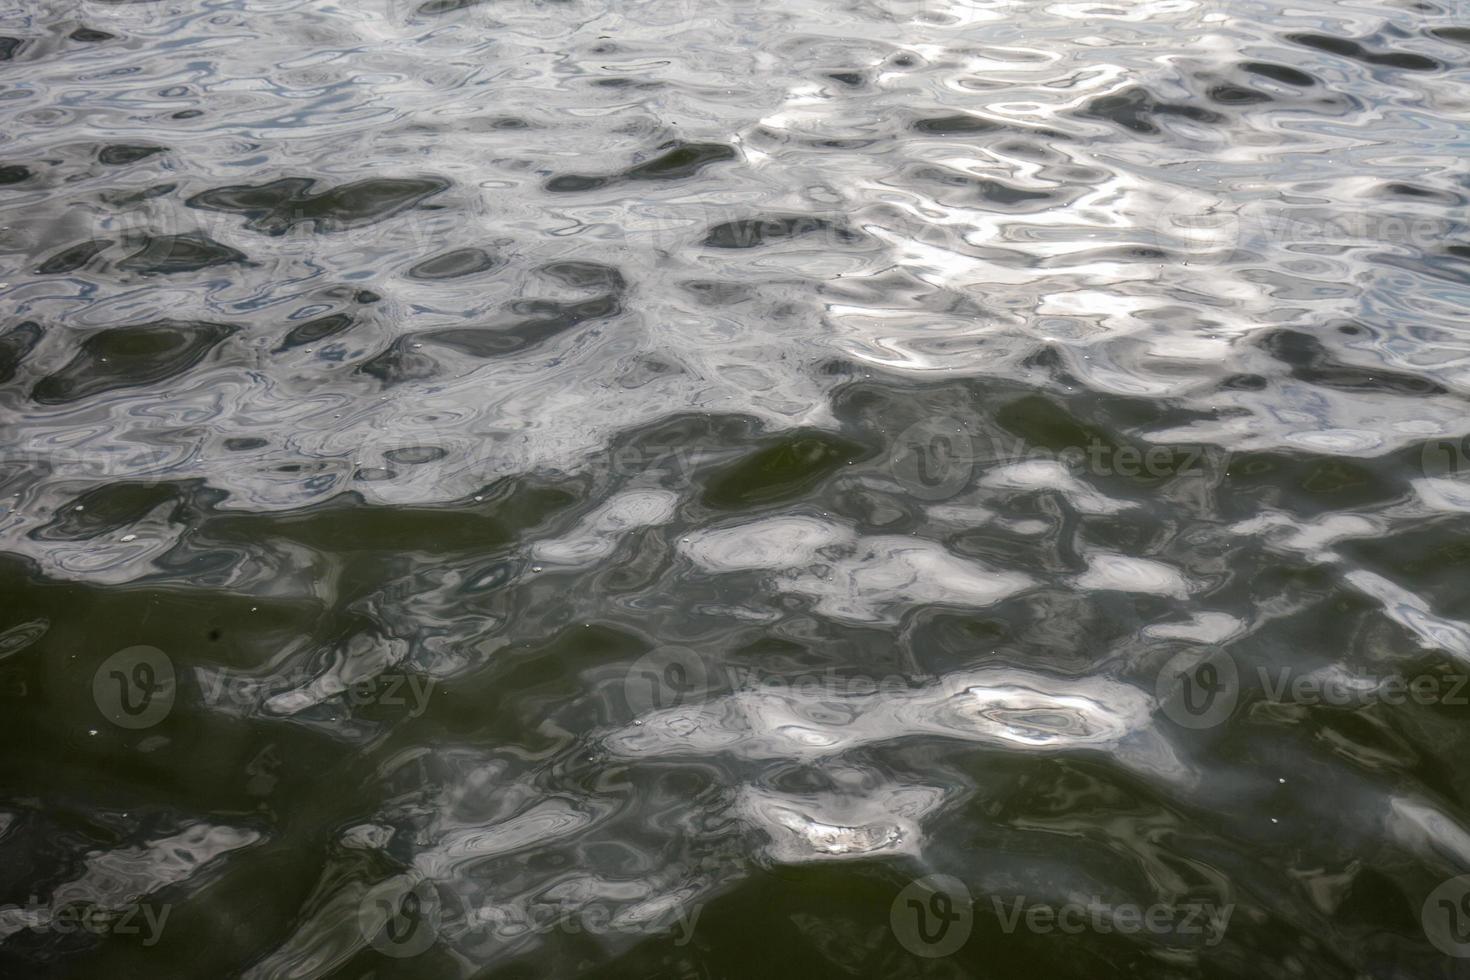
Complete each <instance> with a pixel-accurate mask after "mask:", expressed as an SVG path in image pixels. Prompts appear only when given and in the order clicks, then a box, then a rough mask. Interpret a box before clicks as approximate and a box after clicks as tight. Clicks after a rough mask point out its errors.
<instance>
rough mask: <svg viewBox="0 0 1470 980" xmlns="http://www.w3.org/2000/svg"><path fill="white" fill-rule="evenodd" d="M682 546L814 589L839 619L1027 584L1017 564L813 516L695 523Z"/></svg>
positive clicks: (998, 595)
mask: <svg viewBox="0 0 1470 980" xmlns="http://www.w3.org/2000/svg"><path fill="white" fill-rule="evenodd" d="M681 551H683V553H684V554H685V555H687V556H688V557H689V558H691V559H693V561H694V562H695V563H696V564H698V565H700V566H701V567H703V568H705V569H706V570H708V571H712V572H732V571H740V570H757V569H764V570H768V571H773V572H776V573H777V574H775V575H773V576H771V577H770V578H769V580H768V581H769V583H770V585H771V586H772V587H773V588H776V589H778V590H780V591H782V592H791V593H795V594H798V595H805V596H811V597H813V598H815V599H816V600H817V602H816V610H817V611H818V612H820V613H822V614H824V615H827V616H831V617H833V618H835V619H845V620H850V621H854V622H888V621H893V620H894V619H896V618H897V616H898V615H899V614H900V607H905V606H913V605H921V604H926V603H942V604H951V605H965V606H988V605H991V604H993V603H995V602H999V601H1000V600H1001V599H1004V598H1007V597H1009V596H1011V595H1014V594H1016V593H1017V592H1020V591H1022V590H1024V589H1026V588H1028V587H1030V586H1031V585H1032V584H1033V582H1032V579H1031V578H1030V577H1028V576H1026V575H1023V574H1021V573H1019V572H1003V571H996V570H992V569H989V568H986V567H985V566H984V565H981V564H980V563H978V562H975V561H968V560H965V559H962V558H958V557H956V556H954V555H952V554H950V553H949V552H948V551H946V550H945V549H944V547H943V546H941V545H938V544H935V543H934V542H932V541H924V540H922V539H918V538H913V537H906V536H902V535H880V536H873V537H861V536H859V535H857V534H856V532H854V531H853V530H852V529H851V528H847V527H844V526H842V525H839V524H834V523H831V522H828V521H822V520H818V519H816V518H812V517H799V516H787V517H772V518H766V519H764V520H758V521H751V522H747V523H742V524H735V525H728V526H725V527H721V528H715V529H706V530H701V531H696V532H695V533H693V534H691V535H689V536H688V537H687V538H686V539H685V540H684V542H683V543H682V544H681Z"/></svg>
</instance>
